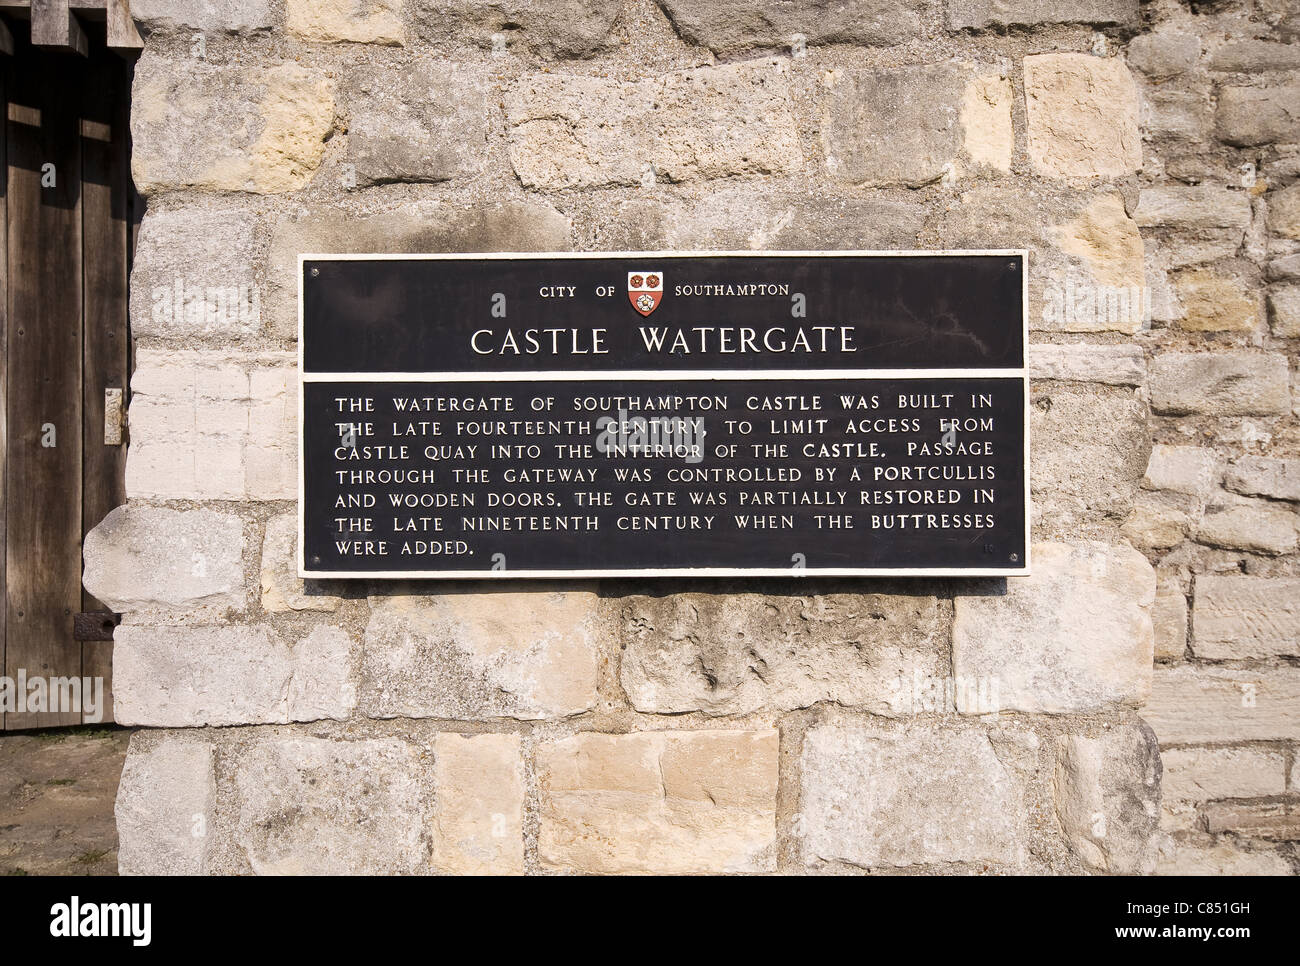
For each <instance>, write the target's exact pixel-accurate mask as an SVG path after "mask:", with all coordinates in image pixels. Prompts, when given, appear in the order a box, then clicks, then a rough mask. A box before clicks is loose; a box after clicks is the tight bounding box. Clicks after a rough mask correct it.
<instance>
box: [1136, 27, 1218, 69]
mask: <svg viewBox="0 0 1300 966" xmlns="http://www.w3.org/2000/svg"><path fill="white" fill-rule="evenodd" d="M1127 56H1128V62H1129V64H1130V65H1132V67H1133V68H1134V69H1135V70H1139V71H1141V72H1142V73H1144V74H1146V75H1147V76H1148V77H1150V78H1152V79H1153V80H1167V79H1169V78H1171V77H1178V76H1180V75H1183V76H1185V75H1186V74H1188V73H1190V72H1191V69H1192V67H1194V66H1195V64H1196V62H1197V61H1198V60H1199V59H1200V57H1201V38H1200V37H1198V36H1197V35H1196V34H1195V33H1192V32H1191V31H1189V30H1184V29H1183V28H1182V27H1181V26H1179V25H1178V24H1173V23H1164V24H1161V25H1159V26H1157V27H1156V28H1155V29H1154V30H1152V31H1150V32H1148V33H1144V34H1141V35H1140V36H1137V37H1134V38H1133V40H1132V41H1131V42H1130V43H1129V45H1128V51H1127Z"/></svg>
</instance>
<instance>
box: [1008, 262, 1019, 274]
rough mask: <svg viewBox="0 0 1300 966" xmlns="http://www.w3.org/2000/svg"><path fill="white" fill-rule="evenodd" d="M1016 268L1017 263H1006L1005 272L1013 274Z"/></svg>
mask: <svg viewBox="0 0 1300 966" xmlns="http://www.w3.org/2000/svg"><path fill="white" fill-rule="evenodd" d="M1018 267H1019V263H1018V262H1007V271H1009V272H1014V271H1015V270H1016V269H1017V268H1018Z"/></svg>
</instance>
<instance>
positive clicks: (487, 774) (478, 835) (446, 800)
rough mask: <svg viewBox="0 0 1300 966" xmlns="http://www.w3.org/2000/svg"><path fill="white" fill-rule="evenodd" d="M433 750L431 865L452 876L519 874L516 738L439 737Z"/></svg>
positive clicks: (520, 787) (520, 789)
mask: <svg viewBox="0 0 1300 966" xmlns="http://www.w3.org/2000/svg"><path fill="white" fill-rule="evenodd" d="M433 748H434V751H433V769H434V783H435V785H436V788H437V799H438V800H437V807H436V810H435V813H434V820H433V824H434V846H433V863H434V866H435V867H436V868H437V869H438V871H439V872H444V873H449V874H454V875H522V874H523V872H524V828H523V822H524V773H523V759H522V757H521V753H520V741H519V736H518V735H492V734H487V735H455V734H441V735H438V737H437V738H436V739H434V745H433Z"/></svg>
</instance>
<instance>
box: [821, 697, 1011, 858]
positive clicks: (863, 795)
mask: <svg viewBox="0 0 1300 966" xmlns="http://www.w3.org/2000/svg"><path fill="white" fill-rule="evenodd" d="M1023 803H1024V788H1023V786H1022V784H1021V780H1020V779H1019V777H1018V776H1017V774H1016V772H1015V771H1014V770H1013V769H1011V768H1008V767H1006V766H1005V765H1004V764H1003V762H1002V761H1000V760H999V757H998V755H997V753H996V751H995V750H994V746H993V743H992V742H991V741H990V740H989V736H988V735H987V734H986V733H985V732H984V731H983V730H982V729H970V728H967V729H962V730H957V729H953V728H949V727H945V726H942V725H939V724H937V723H935V722H932V721H921V720H914V721H910V722H909V723H908V724H907V726H906V727H905V728H898V727H893V728H890V727H888V726H884V725H879V724H875V723H873V722H871V721H869V720H866V719H858V720H852V721H842V722H835V723H830V724H820V725H816V726H815V727H813V728H812V729H811V730H810V731H809V732H808V734H807V736H806V737H805V739H804V748H803V770H802V812H801V825H802V827H803V829H804V830H805V833H806V834H805V837H804V840H803V842H804V849H805V856H806V859H807V861H808V862H809V864H810V865H815V864H816V863H817V862H818V861H822V862H843V863H847V864H850V865H855V866H860V867H863V868H868V869H874V868H903V867H907V866H914V865H927V864H930V863H946V862H972V863H981V864H982V863H995V864H1000V865H1010V866H1015V865H1017V864H1018V863H1020V862H1021V861H1022V860H1023V859H1024V833H1023V830H1022V829H1021V828H1020V827H1019V825H1018V824H1017V820H1016V817H1017V815H1018V814H1019V812H1020V810H1021V808H1023Z"/></svg>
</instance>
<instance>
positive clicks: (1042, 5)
mask: <svg viewBox="0 0 1300 966" xmlns="http://www.w3.org/2000/svg"><path fill="white" fill-rule="evenodd" d="M1137 20H1138V3H1137V0H1082V2H1072V0H948V24H949V26H951V27H952V28H953V29H954V30H962V29H964V28H969V27H974V28H977V29H984V28H988V27H1010V26H1039V25H1044V24H1058V23H1086V24H1094V25H1096V26H1099V27H1100V26H1108V25H1112V24H1134V23H1137Z"/></svg>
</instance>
